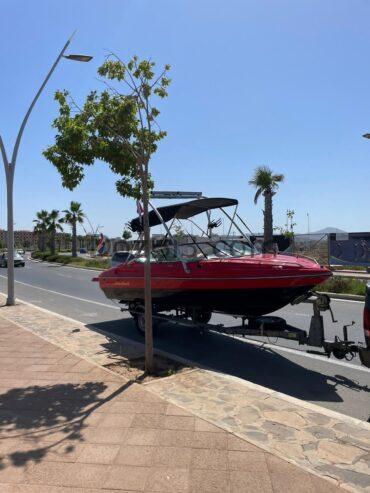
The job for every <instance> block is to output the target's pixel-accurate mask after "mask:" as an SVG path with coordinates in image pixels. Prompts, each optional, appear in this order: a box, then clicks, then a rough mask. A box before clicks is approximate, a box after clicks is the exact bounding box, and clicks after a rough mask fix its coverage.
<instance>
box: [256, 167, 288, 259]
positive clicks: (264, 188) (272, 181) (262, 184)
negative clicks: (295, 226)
mask: <svg viewBox="0 0 370 493" xmlns="http://www.w3.org/2000/svg"><path fill="white" fill-rule="evenodd" d="M282 181H284V175H275V174H274V172H273V171H272V169H270V168H269V167H268V166H259V167H258V168H256V169H255V170H254V174H253V177H252V179H251V180H250V181H249V184H250V185H253V186H254V187H255V188H257V191H256V195H255V196H254V203H255V204H257V201H258V198H259V196H260V195H261V194H262V195H263V196H264V197H265V209H264V211H263V240H264V241H263V243H264V250H266V249H268V248H269V247H271V245H272V242H273V224H272V223H273V220H272V197H273V196H274V195H275V193H276V190H277V189H278V188H279V183H281V182H282Z"/></svg>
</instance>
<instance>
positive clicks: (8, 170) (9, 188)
mask: <svg viewBox="0 0 370 493" xmlns="http://www.w3.org/2000/svg"><path fill="white" fill-rule="evenodd" d="M75 32H76V31H75ZM75 32H74V33H73V34H72V36H71V37H70V38H69V39H68V41H67V42H66V44H65V45H64V47H63V48H62V51H61V52H60V53H59V55H58V57H57V59H56V60H55V62H54V64H53V65H52V67H51V69H50V70H49V72H48V74H47V76H46V77H45V80H44V82H43V83H42V84H41V87H40V89H39V90H38V91H37V93H36V96H35V97H34V98H33V101H32V103H31V104H30V107H29V108H28V110H27V113H26V115H25V117H24V118H23V121H22V124H21V126H20V128H19V131H18V135H17V138H16V141H15V144H14V148H13V154H12V158H11V160H10V161H9V160H8V156H7V153H6V150H5V146H4V143H3V139H2V138H1V136H0V148H1V155H2V158H3V162H4V168H5V176H6V192H7V215H8V218H7V222H8V233H7V249H8V260H7V269H8V296H7V300H6V304H7V305H8V306H12V305H14V304H15V297H14V227H13V183H14V170H15V165H16V162H17V156H18V149H19V144H20V142H21V138H22V135H23V131H24V128H25V126H26V123H27V121H28V118H29V116H30V114H31V111H32V110H33V107H34V106H35V104H36V102H37V100H38V99H39V97H40V94H41V93H42V91H43V89H44V87H45V86H46V84H47V82H48V80H49V79H50V77H51V74H52V73H53V72H54V70H55V68H56V66H57V65H58V63H59V62H60V60H61V59H62V58H67V59H68V60H74V61H78V62H89V61H90V60H91V59H92V57H91V56H88V55H64V53H65V51H66V49H67V48H68V46H69V44H70V43H71V41H72V38H73V36H74V34H75Z"/></svg>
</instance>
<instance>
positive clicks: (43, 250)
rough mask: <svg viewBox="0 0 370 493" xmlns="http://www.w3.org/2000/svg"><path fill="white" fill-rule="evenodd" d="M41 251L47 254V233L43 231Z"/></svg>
mask: <svg viewBox="0 0 370 493" xmlns="http://www.w3.org/2000/svg"><path fill="white" fill-rule="evenodd" d="M40 246H41V248H40V250H41V251H42V252H45V247H46V231H42V232H41V235H40Z"/></svg>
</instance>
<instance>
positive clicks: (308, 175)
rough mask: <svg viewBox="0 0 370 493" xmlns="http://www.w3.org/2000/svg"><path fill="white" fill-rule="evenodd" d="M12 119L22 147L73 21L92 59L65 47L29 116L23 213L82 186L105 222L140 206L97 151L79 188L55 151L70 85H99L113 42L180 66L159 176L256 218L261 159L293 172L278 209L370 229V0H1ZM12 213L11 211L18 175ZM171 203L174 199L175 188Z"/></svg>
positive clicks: (2, 91) (77, 92)
mask: <svg viewBox="0 0 370 493" xmlns="http://www.w3.org/2000/svg"><path fill="white" fill-rule="evenodd" d="M1 17H2V23H1V30H0V43H1V46H2V50H1V53H0V63H1V68H2V70H1V77H0V107H1V112H0V133H1V135H2V136H3V139H4V141H5V143H6V145H7V148H8V153H10V150H11V149H10V148H11V146H12V145H13V142H14V139H15V136H16V133H17V130H18V127H19V124H20V122H21V119H22V118H23V115H24V113H25V111H26V109H27V107H28V105H29V103H30V101H31V100H32V98H33V96H34V93H35V91H36V90H37V88H38V86H39V85H40V83H41V82H42V79H43V77H44V76H45V75H46V72H47V71H48V69H49V67H50V65H51V64H52V62H53V61H54V59H55V57H56V55H57V54H58V52H59V50H60V49H61V47H62V46H63V44H64V42H65V41H66V39H67V38H68V37H69V35H70V34H71V32H72V31H73V30H74V29H78V32H77V34H76V36H75V38H74V40H73V43H72V45H71V49H70V52H75V53H79V52H82V53H89V54H92V55H94V60H93V61H92V62H90V63H89V64H78V63H73V62H69V61H66V60H65V61H63V62H61V64H60V65H59V67H58V68H57V70H56V71H55V73H54V75H53V77H52V79H51V81H50V82H49V84H48V86H47V87H46V90H45V92H44V93H43V94H42V96H41V98H40V100H39V102H38V104H37V106H36V107H35V109H34V112H33V114H32V115H31V118H30V120H29V123H28V126H27V128H26V131H25V134H24V138H23V141H22V144H21V149H20V152H19V158H18V163H17V170H16V176H15V222H16V225H15V227H16V229H29V228H31V227H32V219H33V218H34V216H35V213H36V211H37V210H40V209H41V208H46V209H52V208H56V209H60V210H62V209H65V208H66V207H67V206H68V204H69V202H70V201H71V200H78V201H80V202H82V204H83V208H84V210H85V211H86V213H87V214H88V216H89V218H90V219H91V221H92V222H93V223H94V224H101V225H103V226H104V228H103V231H104V232H105V233H106V234H107V235H118V234H120V233H121V231H122V228H123V225H124V223H125V222H126V221H127V220H128V219H130V218H131V217H133V215H134V214H135V204H134V202H133V201H132V200H129V199H123V198H121V197H119V196H118V195H117V193H116V192H115V187H114V182H115V177H114V176H113V175H112V173H111V172H110V171H109V170H108V168H107V166H106V165H105V164H102V163H97V164H96V165H95V166H94V167H92V168H91V169H89V170H88V171H87V173H86V178H85V180H84V182H83V184H82V185H81V186H79V187H78V188H77V189H76V190H75V191H73V192H69V191H67V190H64V189H62V187H61V184H60V178H59V176H58V174H57V172H56V170H55V169H54V168H53V167H52V166H51V164H50V163H48V162H47V161H46V160H45V159H44V158H43V157H42V154H41V153H42V150H43V149H45V147H46V146H47V145H49V144H51V143H52V142H53V135H54V132H53V129H51V126H50V123H51V121H52V119H53V118H54V117H55V116H56V112H57V106H56V104H55V102H54V100H53V94H54V91H55V90H56V89H63V88H68V89H69V90H70V91H71V92H72V94H73V95H74V97H75V98H76V99H77V100H82V99H83V96H84V95H85V94H86V93H87V92H88V91H89V90H90V89H92V88H99V89H100V88H101V89H102V86H101V84H100V83H99V82H98V81H97V80H96V79H95V74H96V69H97V67H98V66H99V65H100V64H101V63H102V61H103V59H104V56H105V54H106V50H113V51H115V52H117V53H119V54H120V56H121V57H122V58H124V59H127V58H128V57H130V56H131V55H132V54H137V55H138V56H139V57H151V58H152V59H154V60H156V61H157V62H158V64H165V63H169V64H171V66H172V70H171V77H172V80H173V83H172V85H171V87H170V91H169V92H170V95H169V98H168V100H166V101H165V102H164V103H163V104H162V105H161V110H162V115H161V120H160V121H161V126H162V128H164V129H166V130H167V131H168V137H167V138H166V140H165V141H163V142H162V143H161V145H160V147H159V150H158V153H157V155H156V156H155V157H154V158H153V160H152V173H153V175H154V178H155V181H156V188H157V189H162V190H165V189H167V190H168V189H169V190H174V189H175V190H177V189H182V190H197V191H198V190H201V191H203V193H204V194H205V195H207V196H230V197H235V198H237V199H238V200H239V201H240V211H241V212H242V215H243V217H244V218H245V219H246V221H247V222H248V224H249V225H250V227H251V228H252V229H253V230H256V231H260V230H261V229H262V212H261V209H262V203H260V204H259V205H258V206H255V205H254V204H253V196H254V192H253V190H252V188H251V187H250V186H249V185H248V180H249V179H250V177H251V174H252V172H253V169H254V168H255V167H256V166H258V165H260V164H266V165H269V166H271V167H272V168H273V169H274V170H275V171H276V172H279V173H284V174H285V176H286V181H285V183H284V184H282V186H281V188H280V190H279V192H278V195H277V196H276V198H275V214H274V215H275V224H276V225H283V224H284V221H285V211H286V209H294V210H295V211H296V222H297V223H298V224H297V230H298V231H299V232H306V230H307V212H309V214H310V223H311V230H317V229H320V228H323V227H325V226H335V227H338V228H342V229H345V230H347V231H369V225H370V224H369V223H370V217H369V195H370V193H369V191H370V186H369V185H370V166H369V164H370V141H367V140H365V139H363V138H362V137H361V135H362V134H363V133H364V132H366V131H370V63H369V60H370V31H369V18H370V4H369V2H368V1H366V0H352V1H348V0H326V1H325V2H323V1H321V0H299V1H298V2H297V1H296V0H258V1H257V0H254V1H252V0H228V1H227V2H225V1H220V0H197V1H195V0H193V1H190V0H188V1H185V0H176V1H173V0H157V1H155V2H152V1H149V0H147V1H144V0H88V1H85V0H79V1H74V0H63V2H60V1H57V0H54V1H50V0H43V1H42V0H32V1H28V0H23V1H20V0H2V2H1ZM1 186H2V188H1V192H2V193H1V207H0V227H1V228H4V227H5V224H6V222H5V220H6V216H5V207H6V197H5V179H4V175H2V180H1ZM161 205H163V204H161Z"/></svg>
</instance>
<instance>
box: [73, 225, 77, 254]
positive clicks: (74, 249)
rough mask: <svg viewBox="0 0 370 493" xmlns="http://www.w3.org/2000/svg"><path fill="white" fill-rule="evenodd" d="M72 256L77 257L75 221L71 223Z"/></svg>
mask: <svg viewBox="0 0 370 493" xmlns="http://www.w3.org/2000/svg"><path fill="white" fill-rule="evenodd" d="M72 257H77V227H76V221H74V222H73V223H72Z"/></svg>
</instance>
